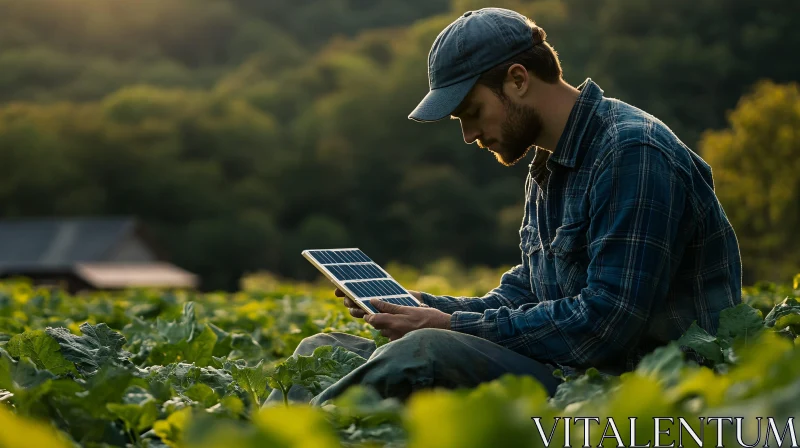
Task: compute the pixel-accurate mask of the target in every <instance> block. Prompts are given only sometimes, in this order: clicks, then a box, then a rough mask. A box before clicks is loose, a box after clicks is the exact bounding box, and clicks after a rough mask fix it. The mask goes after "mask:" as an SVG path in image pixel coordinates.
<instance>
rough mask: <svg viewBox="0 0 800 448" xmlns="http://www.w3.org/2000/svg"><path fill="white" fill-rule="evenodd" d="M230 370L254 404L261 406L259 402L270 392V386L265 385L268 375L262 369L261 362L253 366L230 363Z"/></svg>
mask: <svg viewBox="0 0 800 448" xmlns="http://www.w3.org/2000/svg"><path fill="white" fill-rule="evenodd" d="M230 372H231V376H232V377H233V379H234V380H235V381H236V383H237V384H239V386H240V387H241V388H242V389H243V390H244V391H245V392H247V393H248V394H249V395H250V396H251V397H252V399H253V400H254V401H255V403H254V405H255V406H261V402H262V401H263V400H264V399H265V398H266V397H267V395H268V394H269V392H270V388H269V387H267V386H268V385H267V383H268V380H269V376H268V374H267V372H265V371H264V366H263V362H259V363H258V364H256V365H255V366H253V367H238V366H236V365H231V366H230Z"/></svg>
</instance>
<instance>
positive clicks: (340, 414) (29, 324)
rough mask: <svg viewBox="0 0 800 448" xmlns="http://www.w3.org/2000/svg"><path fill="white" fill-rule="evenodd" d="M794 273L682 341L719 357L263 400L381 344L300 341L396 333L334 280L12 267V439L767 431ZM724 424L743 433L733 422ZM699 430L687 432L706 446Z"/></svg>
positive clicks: (792, 394) (394, 440) (778, 398)
mask: <svg viewBox="0 0 800 448" xmlns="http://www.w3.org/2000/svg"><path fill="white" fill-rule="evenodd" d="M388 270H389V271H390V272H391V273H392V275H394V276H395V277H396V278H397V279H398V281H400V282H401V283H403V284H405V285H407V286H408V287H409V288H410V289H418V290H424V291H428V292H432V293H445V292H446V293H448V294H456V295H482V294H483V293H485V292H486V291H488V290H489V289H491V288H492V287H493V286H494V283H495V282H496V281H497V279H499V273H500V271H491V270H473V271H471V272H457V271H455V270H453V269H450V268H448V266H446V265H444V266H440V267H439V268H438V269H435V270H433V271H431V272H425V273H418V272H414V271H411V270H409V269H405V268H402V267H398V266H395V267H392V266H390V267H389V269H388ZM789 280H790V281H789V282H787V284H783V285H776V284H771V283H761V284H757V285H756V286H753V287H748V288H747V289H746V290H745V303H744V304H742V305H740V306H739V307H737V308H734V309H730V310H728V311H727V312H726V313H725V314H724V315H723V316H722V318H721V320H720V327H719V331H718V334H717V335H716V336H711V335H709V334H707V333H705V332H704V331H703V330H702V329H700V328H698V327H694V326H693V327H692V328H690V329H689V330H688V331H687V332H686V334H685V335H684V337H683V338H682V339H681V341H680V345H684V346H687V347H691V348H693V349H694V350H696V351H697V352H698V353H700V354H702V355H703V356H704V357H705V358H706V361H705V362H704V363H703V365H699V364H698V363H696V362H694V361H690V360H689V357H687V356H685V355H684V353H683V352H682V351H681V350H680V349H679V345H678V344H672V345H668V346H665V347H663V348H660V349H657V350H656V351H654V352H653V353H651V354H650V355H648V356H647V357H646V358H645V359H644V360H643V361H642V362H641V363H640V365H639V366H638V368H637V369H636V370H635V371H633V372H630V373H626V374H624V375H622V376H621V377H609V376H605V375H600V374H599V373H598V372H596V371H595V370H593V369H589V370H588V371H587V372H586V373H585V374H584V375H582V376H580V377H570V378H563V383H562V385H561V386H560V387H559V390H558V393H557V395H556V396H555V397H554V398H552V399H548V398H547V395H546V393H545V392H544V389H543V388H542V387H541V386H540V385H539V384H538V383H537V382H535V381H534V380H532V379H531V378H526V377H513V376H506V377H503V378H501V379H499V380H496V381H494V382H491V383H486V384H483V385H481V386H480V387H477V388H475V389H471V390H455V391H448V390H431V391H420V392H417V393H415V394H414V395H412V397H411V399H410V400H409V401H408V402H406V403H401V402H398V401H396V400H393V399H387V400H381V399H380V397H378V396H376V395H375V393H374V392H373V391H371V390H367V389H361V388H351V389H350V390H349V391H348V392H347V393H345V394H344V395H343V396H341V397H339V398H338V399H335V400H333V402H331V403H328V404H327V405H324V406H322V407H310V406H305V405H295V404H288V405H287V404H285V403H284V402H283V401H278V402H274V403H270V404H269V405H267V406H264V401H265V398H266V397H267V396H268V395H269V393H270V392H271V391H272V390H273V389H276V388H277V389H279V390H281V391H283V390H286V389H288V388H289V387H290V386H291V385H292V384H301V385H303V386H304V387H307V388H309V389H310V390H312V391H319V390H322V389H323V388H325V387H326V386H327V385H329V384H332V383H333V382H335V381H336V380H337V379H338V378H341V377H342V376H344V375H345V374H347V373H348V372H349V371H350V370H352V369H353V368H355V367H357V366H358V365H360V364H361V363H363V362H364V361H365V360H364V359H363V358H360V357H359V356H358V355H356V354H354V353H350V352H347V351H344V350H341V349H336V350H332V349H330V347H323V348H320V349H318V350H317V352H315V354H314V356H310V357H302V358H300V359H293V358H289V357H290V355H291V354H292V352H293V350H294V348H295V347H296V346H297V344H298V343H299V342H300V341H301V340H302V338H304V337H306V336H309V335H312V334H315V333H318V332H332V331H342V332H347V333H352V334H356V335H360V336H364V337H369V338H376V342H377V343H378V345H382V344H385V343H387V342H388V341H387V340H386V339H385V338H382V337H381V336H380V335H379V334H377V333H376V332H375V331H374V330H373V329H371V327H370V326H369V325H368V324H366V323H364V322H363V321H362V320H356V319H353V318H351V317H350V316H349V314H347V312H346V309H345V308H344V307H343V306H342V304H341V301H340V300H341V299H339V298H336V297H334V295H333V290H332V288H331V286H330V284H329V283H327V282H320V283H314V284H299V283H282V282H280V281H276V280H274V279H272V278H271V277H268V276H264V277H253V278H251V279H249V280H248V281H246V282H243V286H242V291H241V292H238V293H236V294H224V293H209V294H197V293H178V292H157V291H125V292H115V293H104V292H97V293H91V294H85V295H83V294H82V295H78V296H71V295H68V294H66V293H64V292H62V291H60V290H57V289H56V290H54V289H44V288H34V287H32V286H31V285H30V284H29V283H27V282H25V281H23V280H19V281H16V280H15V281H8V282H6V283H0V447H13V448H16V447H31V446H36V447H45V446H47V447H57V446H88V447H91V446H97V447H100V446H135V447H164V446H170V447H266V446H282V447H315V448H316V447H334V446H398V447H400V446H410V447H420V446H431V447H434V446H435V447H459V448H463V447H473V446H474V447H478V446H543V437H545V436H546V437H552V445H551V446H563V445H564V443H565V441H564V438H565V437H566V434H565V433H566V431H565V430H564V428H563V426H562V425H563V421H564V420H565V419H566V418H567V417H572V418H573V419H574V418H576V417H597V418H598V419H599V420H600V421H602V422H603V424H600V425H597V424H594V423H591V424H590V423H589V421H586V420H584V422H585V423H586V424H587V425H589V426H591V428H589V426H586V429H587V430H588V429H591V434H589V437H588V439H589V441H590V444H591V446H598V445H600V446H617V441H616V439H615V438H614V437H612V436H611V435H610V434H611V431H609V430H608V427H606V423H605V422H606V421H607V420H606V419H607V418H608V417H614V418H615V419H616V422H617V423H619V422H623V421H624V422H628V420H629V418H630V417H637V418H639V423H640V424H639V425H637V427H636V436H635V440H632V438H634V437H633V436H632V435H631V434H630V431H629V429H628V426H627V423H626V426H625V428H624V429H620V431H619V433H620V436H621V438H622V440H623V441H624V443H625V445H626V446H627V445H628V444H629V443H632V442H634V441H635V442H637V443H639V444H646V443H647V442H648V441H652V440H653V435H654V429H657V428H654V425H653V418H652V417H672V418H674V419H677V418H678V417H684V418H685V419H686V421H687V422H689V424H690V425H692V427H693V428H694V429H695V430H696V431H697V434H698V437H699V439H700V441H701V442H703V445H705V446H715V445H716V440H717V436H718V434H717V425H716V424H714V423H710V422H708V423H709V424H703V423H698V418H699V417H701V416H702V417H709V416H723V415H724V416H732V415H733V416H739V417H744V419H745V421H746V422H747V423H746V424H745V430H744V433H743V434H742V437H743V438H744V440H745V441H746V442H747V443H749V444H752V443H753V441H754V440H755V439H756V436H757V435H758V434H757V433H758V432H759V431H758V429H757V428H756V424H755V418H756V416H770V417H774V418H775V419H776V420H775V421H776V422H785V421H786V419H787V418H788V417H791V416H796V415H798V410H800V351H799V350H798V348H797V344H798V342H799V341H800V339H798V336H797V335H798V331H800V302H798V301H797V300H796V298H800V290H798V288H799V287H800V285H798V280H800V277H798V278H795V279H794V282H792V281H791V280H792V279H789ZM454 285H458V287H455V286H454ZM287 358H288V359H287ZM557 373H558V372H557ZM559 422H561V423H559ZM573 423H574V425H573V426H572V427H571V431H570V433H569V437H570V438H571V440H572V442H571V443H572V445H573V446H583V444H584V437H585V433H584V427H582V425H581V424H580V423H578V422H575V421H573ZM720 424H721V422H720ZM782 425H783V423H781V426H780V427H779V428H778V429H779V430H781V429H783V426H782ZM604 427H605V429H606V432H605V434H604ZM555 428H558V429H555ZM664 428H665V427H664V426H662V428H661V429H662V431H663V430H664ZM671 428H672V429H673V432H671V433H670V434H671V436H666V435H665V436H663V437H662V438H661V441H662V442H661V443H666V444H669V443H670V441H673V440H675V441H676V444H675V446H678V443H677V436H678V433H679V431H678V429H679V428H678V425H677V423H676V424H673V425H671ZM542 429H543V431H542ZM551 429H553V431H552V432H551ZM721 431H722V435H723V436H724V437H725V438H726V439H725V440H729V439H728V438H730V440H735V437H736V431H735V428H734V426H733V425H730V424H726V425H722V430H721ZM760 432H761V433H762V434H761V442H760V443H759V446H763V444H764V440H763V432H764V428H763V427H762V428H761V431H760ZM779 432H780V431H779ZM687 434H688V432H686V431H683V432H682V435H683V439H682V440H683V441H682V443H683V445H684V446H695V445H697V439H694V440H693V439H692V438H690V437H689V435H687ZM604 435H606V437H603V436H604ZM784 435H785V437H784V445H785V446H788V445H786V443H787V440H788V439H787V438H788V437H789V433H788V432H787V433H785V434H784ZM671 437H672V438H671ZM601 442H602V443H601ZM693 444H695V445H693ZM651 446H652V445H651ZM726 446H728V444H727V443H726ZM737 446H738V445H737ZM770 446H777V445H776V444H775V441H774V439H771V440H770Z"/></svg>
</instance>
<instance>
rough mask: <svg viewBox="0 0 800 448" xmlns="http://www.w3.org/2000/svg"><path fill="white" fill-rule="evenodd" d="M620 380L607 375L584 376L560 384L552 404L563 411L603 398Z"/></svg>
mask: <svg viewBox="0 0 800 448" xmlns="http://www.w3.org/2000/svg"><path fill="white" fill-rule="evenodd" d="M618 380H619V378H618V377H611V376H607V375H590V374H584V375H581V376H579V377H578V378H576V379H573V380H570V381H567V382H564V383H561V384H559V385H558V388H557V389H556V394H555V396H554V397H553V398H552V399H551V402H552V403H553V405H554V406H556V407H558V408H562V409H563V408H565V407H566V406H567V405H570V404H573V403H580V402H583V401H587V400H592V399H594V398H598V397H602V396H604V395H605V394H606V393H608V391H609V390H610V389H611V387H612V386H614V385H615V384H616V383H617V382H618Z"/></svg>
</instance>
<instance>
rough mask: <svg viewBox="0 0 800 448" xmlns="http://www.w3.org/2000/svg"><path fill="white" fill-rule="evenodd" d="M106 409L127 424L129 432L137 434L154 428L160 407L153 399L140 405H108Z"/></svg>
mask: <svg viewBox="0 0 800 448" xmlns="http://www.w3.org/2000/svg"><path fill="white" fill-rule="evenodd" d="M106 408H107V409H108V411H109V412H111V413H112V414H113V415H114V416H116V417H117V418H119V419H120V420H122V421H123V422H124V423H125V428H126V429H127V430H128V431H135V432H137V433H140V432H142V431H144V430H145V429H147V428H149V427H150V426H152V425H153V422H155V421H156V418H158V406H157V404H156V402H155V400H154V399H153V398H152V397H150V399H148V400H145V401H142V402H139V403H108V404H106Z"/></svg>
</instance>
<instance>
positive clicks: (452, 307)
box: [271, 8, 742, 404]
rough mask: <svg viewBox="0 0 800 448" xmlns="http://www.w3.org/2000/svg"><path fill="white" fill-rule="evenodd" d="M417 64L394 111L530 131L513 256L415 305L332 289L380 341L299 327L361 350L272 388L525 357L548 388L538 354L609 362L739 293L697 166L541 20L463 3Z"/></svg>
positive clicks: (489, 144) (508, 148)
mask: <svg viewBox="0 0 800 448" xmlns="http://www.w3.org/2000/svg"><path fill="white" fill-rule="evenodd" d="M428 78H429V84H430V91H429V92H428V94H427V95H426V96H425V98H424V99H423V100H422V102H420V103H419V105H418V106H417V108H416V109H415V110H414V111H413V112H411V115H409V118H410V119H412V120H415V121H420V122H430V121H438V120H441V119H444V118H447V117H450V118H452V119H457V120H459V121H460V123H461V130H462V133H463V137H464V142H465V143H467V144H471V143H474V142H477V144H478V146H480V147H481V148H486V149H488V150H489V151H491V152H492V153H493V154H494V156H495V157H496V158H497V160H498V161H499V162H500V163H502V164H503V165H513V164H515V163H517V162H519V161H520V160H522V159H523V158H524V157H525V155H526V154H527V153H528V152H529V150H531V149H534V155H533V160H532V162H531V164H530V171H529V174H528V176H527V179H526V182H525V210H524V213H523V219H522V225H521V228H520V231H519V235H520V245H519V247H520V249H521V262H520V263H519V264H518V265H517V266H516V267H514V268H512V269H510V270H509V271H508V272H506V273H505V274H503V275H502V277H501V279H500V285H499V286H498V287H496V288H495V289H493V290H492V291H489V292H488V293H487V294H486V295H484V296H483V297H452V296H434V295H430V294H427V293H421V292H417V291H412V294H414V295H415V297H417V299H418V300H420V301H421V302H422V303H424V304H425V305H426V306H424V307H405V306H399V305H393V304H389V303H385V302H381V301H377V300H375V299H373V300H372V305H373V306H374V307H375V308H377V309H378V310H379V311H380V313H379V314H368V315H365V314H364V311H362V309H361V308H359V307H358V306H357V305H356V304H355V303H353V302H352V301H351V300H350V299H348V298H346V297H345V298H344V303H345V306H347V307H348V308H349V309H350V313H351V314H352V315H353V316H355V317H363V318H364V319H365V320H366V321H367V322H369V323H370V324H371V325H372V326H374V327H375V328H377V329H380V330H381V333H382V334H383V335H384V336H387V337H389V338H390V339H391V341H392V342H390V343H388V344H385V345H383V346H381V347H380V348H378V349H376V348H375V344H374V342H372V341H371V340H368V339H364V338H358V337H356V336H352V335H346V334H342V333H331V334H320V335H315V336H312V337H310V338H306V339H305V340H304V341H302V342H301V344H300V345H299V346H298V348H297V351H296V352H295V353H296V354H303V355H308V354H310V353H311V352H312V351H313V349H314V348H315V347H317V346H320V345H340V346H344V347H347V348H349V349H350V350H352V351H355V352H356V353H358V354H360V355H361V356H364V357H365V358H368V361H367V362H366V363H365V364H363V365H362V366H361V367H359V368H356V369H355V370H354V371H352V372H351V373H350V374H348V375H347V376H345V377H344V378H342V379H341V380H339V381H338V382H337V383H335V384H333V385H332V386H330V387H328V388H327V389H325V390H324V391H322V392H321V393H319V394H318V395H316V396H313V397H312V396H311V394H310V392H308V391H305V390H302V389H301V388H296V389H294V390H292V391H291V392H290V394H289V398H290V399H292V400H295V401H305V402H308V401H309V400H310V402H311V403H312V404H322V403H323V402H324V401H325V400H327V399H330V398H333V397H335V396H337V395H338V394H340V393H342V392H343V391H344V390H345V389H347V388H348V387H349V386H352V385H355V384H362V385H366V386H370V387H372V388H374V389H376V390H377V391H378V392H379V393H380V394H381V396H384V397H397V398H399V399H401V400H405V399H406V398H408V397H409V396H410V394H411V393H413V392H414V391H416V390H419V389H423V388H431V387H445V388H459V387H474V386H476V385H477V384H480V383H482V382H486V381H490V380H493V379H495V378H498V377H499V376H501V375H503V374H505V373H512V374H518V375H531V376H533V377H534V378H536V379H537V380H538V381H539V382H540V383H541V384H542V385H543V386H544V388H545V389H546V390H547V392H548V393H549V394H550V395H553V394H554V393H555V391H556V388H557V386H558V384H559V381H558V380H557V379H556V378H554V377H553V371H554V370H555V369H556V368H561V369H563V370H564V371H565V372H566V373H567V374H569V373H579V372H581V371H583V370H584V369H586V368H588V367H596V368H597V369H598V370H600V371H601V372H603V373H605V374H611V375H616V374H620V373H622V372H625V371H628V370H631V369H633V368H634V367H635V366H636V364H637V363H638V361H639V360H640V359H641V358H642V357H643V356H644V355H645V354H647V353H649V352H651V351H652V350H654V349H655V348H657V347H659V346H662V345H664V344H667V343H669V342H670V341H674V340H676V339H678V338H679V337H680V336H681V335H682V334H683V333H684V332H685V331H686V330H687V329H688V328H689V327H690V325H691V324H692V323H693V322H697V324H698V325H699V326H700V327H702V328H704V329H705V330H706V331H708V332H709V333H711V334H715V333H716V329H717V325H718V322H719V315H720V312H721V311H722V310H724V309H726V308H729V307H733V306H735V305H737V304H739V303H741V300H742V299H741V294H742V293H741V258H740V255H739V246H738V242H737V239H736V235H735V234H734V231H733V228H732V227H731V224H730V223H729V221H728V219H727V217H726V215H725V212H724V211H723V209H722V206H721V205H720V203H719V201H718V199H717V197H716V195H715V192H714V183H713V179H712V175H711V168H710V166H709V165H708V164H707V163H706V162H705V161H704V160H703V159H702V158H701V157H700V156H699V155H697V154H696V153H694V152H693V151H692V150H691V149H689V148H688V147H687V146H686V145H685V144H684V143H683V142H681V141H680V140H679V139H678V137H676V136H675V134H673V133H672V131H671V130H670V129H669V128H668V127H667V126H666V125H665V124H664V123H662V122H661V121H660V120H658V119H657V118H656V117H654V116H652V115H650V114H648V113H646V112H644V111H642V110H640V109H637V108H636V107H633V106H631V105H629V104H626V103H624V102H622V101H619V100H616V99H613V98H605V97H604V96H603V90H601V89H600V87H599V86H598V85H597V84H596V83H594V82H593V81H592V80H591V79H586V80H585V81H584V82H583V83H582V84H581V85H580V86H578V87H577V88H576V87H573V86H571V85H569V84H568V83H567V82H565V81H564V80H563V78H562V71H561V65H560V62H559V60H558V56H557V54H556V52H555V51H554V50H553V48H552V47H551V46H550V45H549V44H548V43H547V42H546V34H545V32H544V30H542V28H540V27H538V26H536V24H535V23H533V22H532V21H530V20H529V19H527V18H526V17H524V16H522V15H520V14H518V13H516V12H514V11H510V10H506V9H500V8H485V9H481V10H478V11H469V12H466V13H465V14H463V15H462V16H461V17H459V18H458V19H457V20H455V21H454V22H453V23H451V24H450V25H449V26H447V28H445V29H444V30H443V31H442V32H441V33H440V34H439V35H438V37H437V38H436V40H435V42H434V43H433V47H432V48H431V50H430V53H429V56H428ZM466 244H468V242H466ZM336 295H338V296H340V297H344V294H342V292H341V291H339V290H337V291H336ZM687 352H688V350H687ZM692 355H693V356H695V357H699V355H697V354H695V353H692ZM698 359H699V358H698ZM700 360H701V361H702V359H700ZM275 399H280V398H279V397H277V396H275V397H271V400H275Z"/></svg>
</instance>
